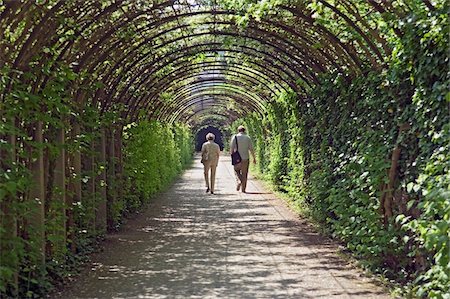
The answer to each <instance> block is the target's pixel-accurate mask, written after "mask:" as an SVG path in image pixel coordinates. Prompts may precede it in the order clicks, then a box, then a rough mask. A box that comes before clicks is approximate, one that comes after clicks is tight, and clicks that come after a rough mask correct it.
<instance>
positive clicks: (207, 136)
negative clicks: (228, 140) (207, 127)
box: [206, 133, 216, 140]
mask: <svg viewBox="0 0 450 299" xmlns="http://www.w3.org/2000/svg"><path fill="white" fill-rule="evenodd" d="M215 138H216V136H214V134H213V133H208V134H207V135H206V140H214V139H215Z"/></svg>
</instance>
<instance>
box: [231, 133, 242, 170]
mask: <svg viewBox="0 0 450 299" xmlns="http://www.w3.org/2000/svg"><path fill="white" fill-rule="evenodd" d="M234 139H235V140H236V151H235V152H233V153H232V154H231V164H232V165H237V164H239V163H241V161H242V158H241V155H240V154H239V152H238V150H239V146H238V141H237V137H236V136H234Z"/></svg>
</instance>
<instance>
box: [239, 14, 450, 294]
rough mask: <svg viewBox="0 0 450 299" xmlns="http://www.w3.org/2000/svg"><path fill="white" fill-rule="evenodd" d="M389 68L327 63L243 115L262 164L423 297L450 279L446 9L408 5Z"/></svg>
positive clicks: (300, 201)
mask: <svg viewBox="0 0 450 299" xmlns="http://www.w3.org/2000/svg"><path fill="white" fill-rule="evenodd" d="M401 30H402V31H403V32H404V33H405V34H404V36H403V37H402V39H400V40H398V41H396V46H395V48H394V50H393V53H392V55H391V57H390V59H389V60H388V66H387V67H386V68H385V69H383V70H379V71H377V70H367V71H366V72H365V73H364V76H360V77H358V78H355V79H348V78H346V77H344V76H342V75H340V74H334V73H328V74H324V75H323V76H322V77H321V79H320V84H318V85H317V86H316V87H315V88H313V89H312V90H311V92H310V93H309V98H307V99H300V98H298V97H297V95H296V94H295V93H293V92H292V93H283V94H282V95H281V96H280V97H279V98H277V99H274V101H273V102H272V103H271V104H270V106H269V109H268V110H267V112H266V114H265V116H264V117H260V116H257V115H254V116H249V117H247V118H244V119H242V120H241V121H238V123H240V122H242V121H243V122H245V124H246V125H247V127H248V130H249V134H250V135H251V136H252V137H253V138H255V139H256V142H255V143H256V152H257V156H258V161H259V163H258V166H257V170H258V171H259V172H261V173H262V175H263V176H264V177H265V178H266V179H268V180H270V181H271V182H272V183H273V184H274V185H275V187H276V188H277V189H279V190H280V191H282V192H286V193H288V194H289V195H290V196H291V198H292V199H293V201H294V204H296V205H297V206H299V207H300V208H301V209H303V210H306V211H307V212H308V213H309V215H310V216H312V217H313V218H315V219H316V220H317V221H319V222H320V223H323V224H325V225H326V227H327V228H328V229H329V232H330V233H331V234H332V235H333V236H334V237H336V238H338V239H340V240H342V241H343V242H344V243H345V244H346V245H347V247H348V248H349V249H350V250H352V251H353V252H354V253H355V254H356V255H357V256H358V257H360V258H361V259H362V260H363V261H364V262H365V263H366V264H368V266H370V267H372V269H374V270H376V271H379V272H382V273H383V274H384V275H385V276H387V277H388V278H392V279H396V280H397V281H399V282H401V283H404V284H408V283H409V284H412V285H413V290H414V293H415V294H416V295H417V296H419V297H430V298H446V296H448V293H447V291H448V287H449V285H450V275H449V273H450V268H449V255H450V254H449V251H450V247H449V242H450V232H449V227H450V175H449V173H450V154H449V153H450V146H449V140H450V135H449V133H450V132H449V130H450V124H449V120H450V117H449V100H450V93H449V92H448V90H449V81H448V75H447V70H448V56H447V53H448V52H447V49H448V33H449V32H448V18H447V15H446V11H445V10H442V11H437V12H435V13H434V14H433V15H430V14H429V15H427V16H425V15H420V14H418V15H409V16H408V19H407V21H405V22H404V23H403V26H402V27H401Z"/></svg>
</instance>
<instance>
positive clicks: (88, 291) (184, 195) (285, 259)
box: [53, 159, 389, 298]
mask: <svg viewBox="0 0 450 299" xmlns="http://www.w3.org/2000/svg"><path fill="white" fill-rule="evenodd" d="M232 173H233V172H232V169H231V165H230V163H229V161H228V159H222V162H221V163H220V165H219V168H218V174H217V178H218V179H217V188H216V189H217V190H216V193H217V194H214V195H211V194H205V193H204V187H203V185H204V183H203V181H202V179H203V173H202V168H201V167H199V162H198V161H196V164H195V167H193V168H191V169H189V170H188V171H187V172H186V173H185V174H184V175H183V177H182V178H180V179H179V180H178V181H177V182H176V183H175V184H174V185H173V187H172V188H171V189H170V190H168V191H167V192H165V193H164V194H161V195H160V196H159V197H158V198H156V199H154V200H153V202H152V204H151V205H150V206H149V207H148V209H147V210H146V211H145V212H142V213H141V214H140V215H138V216H136V218H135V219H133V220H131V221H129V222H128V223H127V224H126V225H125V227H124V228H123V229H122V230H121V231H120V232H118V233H115V234H111V235H108V236H107V238H106V241H105V244H104V246H105V250H104V252H102V253H100V254H97V255H96V256H94V257H93V259H94V263H93V265H92V267H91V268H89V269H86V270H85V271H84V272H83V274H82V275H81V276H80V277H79V278H78V279H77V281H75V282H73V284H71V285H69V286H68V287H67V288H66V290H64V291H63V292H61V293H60V294H56V295H54V296H53V298H389V296H388V295H387V294H386V293H385V292H384V291H383V290H382V289H381V288H380V287H378V286H376V285H375V284H373V283H372V282H370V281H369V280H368V279H367V278H365V277H363V275H362V274H361V272H360V271H358V270H355V269H352V268H351V267H350V266H349V265H347V264H346V263H345V261H343V260H342V259H340V258H339V257H338V256H337V254H336V252H337V251H338V249H337V246H336V245H335V244H333V243H332V242H330V241H329V240H327V239H325V238H323V237H321V236H320V235H319V234H317V233H316V232H315V231H314V230H313V229H312V228H311V227H310V226H309V225H308V224H307V222H305V221H303V220H301V219H298V217H296V216H295V215H294V214H293V213H292V212H290V211H289V210H288V209H287V208H286V207H285V205H284V204H283V203H282V202H281V201H280V200H279V199H276V198H275V197H274V195H273V194H272V193H269V192H267V191H266V190H264V189H263V188H262V187H261V186H260V185H259V184H258V183H257V182H255V181H251V182H250V186H249V190H250V192H248V193H245V194H244V193H239V192H237V191H235V186H234V178H233V177H232Z"/></svg>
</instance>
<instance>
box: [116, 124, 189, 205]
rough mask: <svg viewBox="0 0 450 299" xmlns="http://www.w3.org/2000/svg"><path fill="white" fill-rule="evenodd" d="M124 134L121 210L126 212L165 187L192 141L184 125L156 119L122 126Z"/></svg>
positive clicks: (183, 163) (181, 165)
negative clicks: (123, 186)
mask: <svg viewBox="0 0 450 299" xmlns="http://www.w3.org/2000/svg"><path fill="white" fill-rule="evenodd" d="M124 136H125V141H124V143H125V144H124V165H125V167H124V172H125V186H126V187H127V188H128V190H127V192H126V195H125V197H124V199H123V200H124V204H123V205H122V206H121V209H123V210H124V211H125V212H127V213H129V212H133V211H136V210H137V208H139V207H141V206H142V205H143V204H145V203H146V202H148V200H149V199H150V198H151V197H152V196H153V195H154V194H155V193H157V192H159V191H161V190H163V189H164V188H165V187H167V186H168V185H169V184H170V183H171V182H172V180H173V179H174V177H175V176H176V175H178V174H179V173H180V171H181V170H182V169H184V168H185V167H186V165H188V163H189V162H190V161H191V158H192V153H193V142H192V136H191V133H190V130H189V129H188V128H187V127H184V126H182V125H168V124H161V123H158V122H156V121H141V122H139V123H137V124H130V125H128V126H127V127H126V128H125V131H124ZM122 213H123V212H122Z"/></svg>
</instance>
